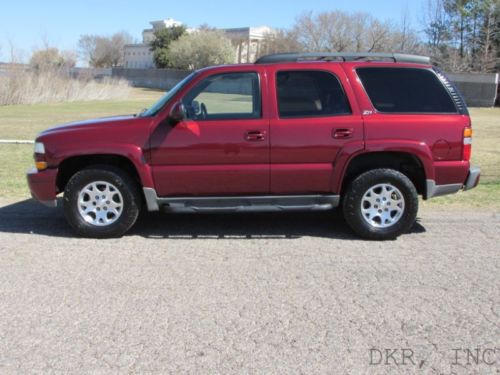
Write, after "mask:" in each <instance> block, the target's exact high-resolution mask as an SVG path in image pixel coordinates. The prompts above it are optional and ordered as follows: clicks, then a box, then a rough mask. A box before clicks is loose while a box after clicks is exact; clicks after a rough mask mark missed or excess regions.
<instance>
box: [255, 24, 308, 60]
mask: <svg viewBox="0 0 500 375" xmlns="http://www.w3.org/2000/svg"><path fill="white" fill-rule="evenodd" d="M302 50H303V46H302V44H300V43H299V41H298V38H297V35H296V33H295V32H294V31H293V30H285V29H278V30H274V31H273V32H270V33H267V34H266V35H264V39H263V40H262V44H261V47H260V49H259V56H257V57H260V56H264V55H268V54H272V53H283V52H302Z"/></svg>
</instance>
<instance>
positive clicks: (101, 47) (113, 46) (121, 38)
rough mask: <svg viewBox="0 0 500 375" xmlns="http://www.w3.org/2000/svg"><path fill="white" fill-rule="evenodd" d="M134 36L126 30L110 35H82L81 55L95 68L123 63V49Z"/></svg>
mask: <svg viewBox="0 0 500 375" xmlns="http://www.w3.org/2000/svg"><path fill="white" fill-rule="evenodd" d="M132 41H133V38H132V37H131V36H130V35H129V34H128V33H126V32H124V31H122V32H118V33H115V34H113V35H112V36H110V37H106V36H100V35H82V36H81V37H80V40H79V41H78V49H79V52H80V56H81V57H82V58H83V59H84V60H86V61H87V62H88V64H89V65H90V66H92V67H94V68H109V67H115V66H120V65H122V64H123V49H124V47H125V45H126V44H128V43H131V42H132Z"/></svg>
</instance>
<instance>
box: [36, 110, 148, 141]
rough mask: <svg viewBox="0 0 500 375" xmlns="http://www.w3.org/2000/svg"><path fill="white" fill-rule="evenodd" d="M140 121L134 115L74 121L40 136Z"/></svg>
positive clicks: (50, 129)
mask: <svg viewBox="0 0 500 375" xmlns="http://www.w3.org/2000/svg"><path fill="white" fill-rule="evenodd" d="M135 119H139V118H138V117H135V116H134V115H126V116H112V117H101V118H96V119H91V120H83V121H74V122H68V123H66V124H61V125H57V126H54V127H52V128H49V129H46V130H44V131H42V132H41V133H40V134H39V135H40V136H41V135H46V134H50V133H56V132H57V133H58V132H61V131H72V130H77V129H81V128H86V127H89V126H94V127H95V126H106V125H114V124H123V122H124V121H131V120H135Z"/></svg>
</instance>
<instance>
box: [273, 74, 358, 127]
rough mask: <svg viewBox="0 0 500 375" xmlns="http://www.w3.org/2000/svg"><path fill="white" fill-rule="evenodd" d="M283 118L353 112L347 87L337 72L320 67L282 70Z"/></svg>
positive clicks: (279, 85) (278, 82)
mask: <svg viewBox="0 0 500 375" xmlns="http://www.w3.org/2000/svg"><path fill="white" fill-rule="evenodd" d="M276 86H277V87H276V90H277V94H278V110H279V115H280V117H281V118H291V117H323V116H336V115H345V114H350V113H351V110H350V107H349V103H348V101H347V98H346V96H345V93H344V90H343V88H342V86H341V84H340V82H339V80H338V78H337V77H336V76H334V75H333V74H331V73H329V72H325V71H319V70H310V71H309V70H296V71H281V72H278V73H277V76H276Z"/></svg>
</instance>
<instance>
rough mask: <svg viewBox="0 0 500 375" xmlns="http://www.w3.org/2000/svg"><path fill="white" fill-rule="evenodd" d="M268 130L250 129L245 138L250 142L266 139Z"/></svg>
mask: <svg viewBox="0 0 500 375" xmlns="http://www.w3.org/2000/svg"><path fill="white" fill-rule="evenodd" d="M265 136H266V132H265V131H263V130H249V131H247V132H246V133H245V140H246V141H250V142H259V141H263V140H264V139H265Z"/></svg>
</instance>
